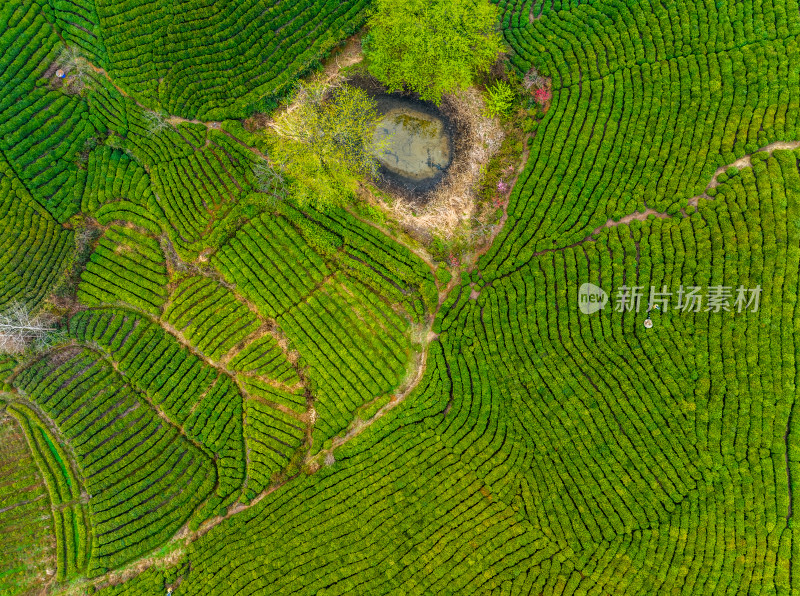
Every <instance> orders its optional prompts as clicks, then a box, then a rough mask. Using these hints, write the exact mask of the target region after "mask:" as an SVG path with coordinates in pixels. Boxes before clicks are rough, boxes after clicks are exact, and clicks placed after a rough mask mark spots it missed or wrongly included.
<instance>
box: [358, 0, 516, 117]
mask: <svg viewBox="0 0 800 596" xmlns="http://www.w3.org/2000/svg"><path fill="white" fill-rule="evenodd" d="M498 14H499V13H498V10H497V7H496V6H495V5H493V4H491V3H490V2H488V1H485V0H480V1H471V0H432V1H430V2H426V1H423V0H402V1H401V2H397V1H395V0H378V1H377V2H376V4H375V8H374V11H373V13H372V15H371V16H370V19H369V22H368V26H369V34H368V35H367V37H366V38H365V40H364V53H365V55H366V57H367V60H368V67H369V71H370V73H371V74H373V75H374V76H375V77H376V78H377V79H378V80H379V81H381V82H382V83H383V84H385V85H386V86H387V87H388V88H389V90H390V91H400V90H403V89H409V90H412V91H415V92H417V93H419V95H420V97H421V98H422V99H423V100H427V101H433V102H435V103H437V104H438V103H439V102H441V100H442V95H444V94H445V93H452V92H454V91H459V90H464V89H466V88H467V87H469V86H470V85H471V84H472V82H473V79H474V77H475V75H476V74H477V73H478V72H481V71H483V72H485V71H487V70H488V69H489V68H490V67H491V66H492V65H493V64H494V63H495V61H496V60H497V56H498V54H499V53H500V52H501V51H502V49H503V43H502V36H501V34H500V31H499V22H498Z"/></svg>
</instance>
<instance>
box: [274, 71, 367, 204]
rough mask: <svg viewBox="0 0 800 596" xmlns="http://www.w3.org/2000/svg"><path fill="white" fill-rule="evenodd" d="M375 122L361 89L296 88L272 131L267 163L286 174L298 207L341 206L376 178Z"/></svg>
mask: <svg viewBox="0 0 800 596" xmlns="http://www.w3.org/2000/svg"><path fill="white" fill-rule="evenodd" d="M378 121H379V116H378V113H377V110H376V103H375V100H374V99H372V98H371V97H370V96H369V95H368V94H367V92H366V91H364V90H363V89H359V88H356V87H352V86H350V85H346V84H340V85H329V84H327V83H325V82H321V81H317V82H311V83H303V84H299V85H298V89H297V92H296V93H295V94H294V96H293V99H292V102H291V104H290V106H289V107H288V109H286V110H285V111H283V112H282V113H280V114H279V115H278V117H277V118H276V120H275V122H273V123H272V125H271V126H272V130H273V131H274V132H275V133H276V135H275V137H274V140H273V146H272V151H271V157H272V159H273V160H274V161H275V162H276V163H278V164H280V167H281V169H282V170H284V171H285V172H286V173H287V174H288V176H289V178H290V180H291V181H292V196H293V198H294V199H295V201H296V202H297V203H298V204H299V205H301V206H303V205H306V204H309V203H311V204H314V205H316V206H318V207H320V208H323V209H325V208H328V207H330V206H335V205H339V204H342V203H345V202H347V201H348V200H349V199H350V198H351V197H352V196H353V195H354V194H355V192H356V190H357V188H358V184H359V180H360V179H363V178H375V177H376V176H377V174H378V162H377V160H376V158H375V155H378V154H379V153H380V151H381V146H380V145H379V143H378V142H377V141H376V140H375V136H374V132H375V128H376V126H377V124H378Z"/></svg>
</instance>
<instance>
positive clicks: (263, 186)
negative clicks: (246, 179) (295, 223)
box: [253, 159, 287, 198]
mask: <svg viewBox="0 0 800 596" xmlns="http://www.w3.org/2000/svg"><path fill="white" fill-rule="evenodd" d="M253 176H254V177H255V179H256V190H257V191H258V192H263V193H267V194H270V195H273V196H275V197H277V198H284V197H285V196H286V193H287V185H286V179H285V178H284V176H283V173H282V172H281V169H280V168H276V167H275V166H273V165H272V164H271V163H270V162H268V161H267V160H266V159H263V160H260V161H259V162H258V163H256V164H255V165H254V166H253Z"/></svg>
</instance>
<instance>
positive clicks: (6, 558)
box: [0, 415, 57, 594]
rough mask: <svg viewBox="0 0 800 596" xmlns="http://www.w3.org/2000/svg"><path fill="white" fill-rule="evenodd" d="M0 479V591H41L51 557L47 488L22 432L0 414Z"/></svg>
mask: <svg viewBox="0 0 800 596" xmlns="http://www.w3.org/2000/svg"><path fill="white" fill-rule="evenodd" d="M0 478H2V479H3V482H2V483H0V509H2V510H3V513H2V515H0V553H2V556H0V593H3V594H24V593H26V592H27V593H30V592H31V591H34V592H35V591H38V590H40V589H44V584H45V582H46V581H47V579H48V576H47V573H46V570H47V569H50V570H51V571H52V570H53V569H54V568H55V567H56V561H57V559H56V556H55V555H56V553H55V550H56V545H55V543H54V540H53V535H54V529H53V516H52V514H51V513H50V511H51V508H50V503H49V502H48V499H47V488H46V486H45V483H44V482H42V478H41V476H40V474H39V473H38V469H37V465H36V463H35V461H34V459H33V457H32V455H31V451H30V449H29V447H28V445H27V441H26V439H25V435H24V434H23V433H22V431H21V430H20V428H19V426H18V424H17V422H16V420H15V419H14V418H12V417H11V416H5V415H3V416H1V417H0ZM32 554H35V556H31V555H32Z"/></svg>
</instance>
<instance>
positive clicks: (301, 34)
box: [94, 0, 367, 120]
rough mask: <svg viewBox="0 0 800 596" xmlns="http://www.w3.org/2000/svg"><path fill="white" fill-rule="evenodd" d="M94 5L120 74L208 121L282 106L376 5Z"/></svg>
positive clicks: (112, 68) (153, 98) (150, 96)
mask: <svg viewBox="0 0 800 596" xmlns="http://www.w3.org/2000/svg"><path fill="white" fill-rule="evenodd" d="M94 4H95V7H96V11H97V14H98V16H99V24H100V33H101V35H102V38H103V41H104V43H105V46H106V48H107V53H108V61H107V63H105V64H104V66H105V68H106V69H107V70H108V71H109V73H110V74H111V76H112V77H113V78H114V79H115V80H116V81H117V82H118V83H119V84H120V85H121V86H122V87H123V88H125V89H126V90H128V91H129V92H132V93H134V94H135V95H137V97H139V98H140V99H141V100H142V101H144V102H145V103H147V104H148V105H153V106H155V105H156V103H158V104H160V105H161V106H162V107H163V109H164V110H166V111H167V112H168V113H170V114H175V115H179V116H183V117H185V118H198V119H201V120H222V119H224V118H241V117H245V116H248V115H250V112H251V111H252V109H253V108H254V107H256V106H257V105H258V106H261V105H263V106H264V107H269V106H272V107H274V105H275V101H276V100H275V98H278V97H281V96H282V95H283V94H285V93H286V92H287V91H288V90H289V88H290V87H291V85H292V84H293V83H294V81H295V80H296V79H297V78H298V77H299V76H302V75H303V74H305V73H306V72H308V71H309V70H311V69H312V68H314V67H316V66H317V65H318V64H319V59H320V58H321V57H322V56H324V55H326V54H327V53H328V52H329V51H330V50H331V48H333V47H334V46H335V45H336V44H338V43H339V42H340V41H342V40H343V39H344V38H345V37H347V36H348V35H351V34H352V33H354V32H355V31H357V30H358V29H359V28H360V26H361V24H362V23H363V20H364V9H365V8H366V6H367V3H366V2H365V1H363V0H358V1H351V2H344V3H335V2H329V1H325V0H304V1H303V2H300V3H297V2H295V3H290V2H277V3H275V4H272V5H270V6H264V5H263V4H262V3H260V2H256V1H254V0H248V1H246V2H225V3H222V4H220V3H215V4H212V3H210V2H209V1H207V0H201V1H196V0H192V1H188V0H187V1H183V2H178V3H170V2H164V1H162V0H154V1H152V2H144V3H142V2H139V1H138V0H136V1H134V0H124V1H122V2H109V1H108V0H94ZM200 40H206V41H205V42H203V43H200ZM262 98H265V99H264V100H262ZM262 109H263V108H262Z"/></svg>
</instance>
